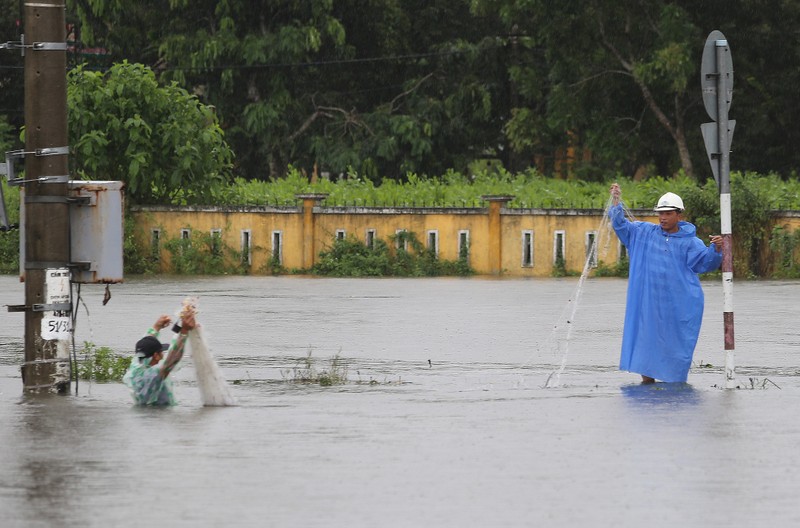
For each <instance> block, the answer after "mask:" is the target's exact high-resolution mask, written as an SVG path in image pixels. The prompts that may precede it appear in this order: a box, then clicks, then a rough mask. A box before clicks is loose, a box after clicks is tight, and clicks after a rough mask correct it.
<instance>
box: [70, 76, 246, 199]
mask: <svg viewBox="0 0 800 528" xmlns="http://www.w3.org/2000/svg"><path fill="white" fill-rule="evenodd" d="M67 101H68V107H69V133H70V144H71V145H72V157H71V160H72V163H73V164H74V166H73V170H74V173H75V174H76V175H78V176H80V177H85V178H88V179H111V180H121V181H124V182H125V184H126V196H127V197H128V198H129V199H130V200H132V201H133V202H137V203H142V202H145V203H175V202H189V201H199V200H208V199H210V198H211V197H212V196H213V193H214V192H215V190H217V189H218V188H219V186H220V184H222V183H223V182H225V181H227V180H228V177H229V173H230V168H231V160H232V157H233V154H232V152H231V150H230V148H229V147H228V145H227V143H226V142H225V138H224V134H223V132H222V129H221V128H220V126H219V123H218V121H217V118H216V116H215V115H214V111H213V109H212V108H209V107H208V106H205V105H203V104H201V103H200V102H199V101H198V99H197V97H195V96H193V95H191V94H189V93H188V92H187V91H186V90H184V89H182V88H180V87H178V86H177V84H175V83H172V84H169V85H167V86H162V85H160V84H159V83H158V82H157V80H156V77H155V74H154V73H153V72H152V71H151V70H150V69H149V68H146V67H145V66H142V65H141V64H129V63H127V62H123V63H121V64H117V65H115V66H113V67H112V68H111V69H110V70H109V71H108V72H107V73H105V74H103V73H100V72H91V71H87V70H85V69H84V68H82V67H78V68H75V69H74V70H72V71H70V72H69V82H68V88H67Z"/></svg>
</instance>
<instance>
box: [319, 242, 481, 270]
mask: <svg viewBox="0 0 800 528" xmlns="http://www.w3.org/2000/svg"><path fill="white" fill-rule="evenodd" d="M389 240H390V242H391V244H392V247H393V248H394V249H390V247H389V244H387V243H386V242H385V241H383V240H379V239H376V240H375V245H374V247H372V248H370V247H367V245H366V244H364V243H362V242H361V241H359V240H357V239H356V238H355V237H353V236H349V237H346V238H341V239H340V238H334V240H333V243H332V245H331V247H330V249H328V250H327V251H322V252H320V254H319V259H318V261H317V263H316V264H314V267H313V268H312V269H311V271H312V273H316V274H318V275H325V276H333V277H439V276H448V275H459V276H466V275H471V274H472V273H474V271H473V270H472V269H471V268H470V267H469V263H468V261H467V259H466V255H463V256H462V257H461V258H459V259H458V260H456V261H448V260H442V259H439V258H438V256H437V255H436V253H435V252H434V250H433V249H429V248H426V247H424V246H423V245H422V243H421V242H420V241H419V240H418V239H417V237H416V235H415V234H414V233H413V232H411V231H401V232H399V233H397V234H395V235H392V236H390V237H389Z"/></svg>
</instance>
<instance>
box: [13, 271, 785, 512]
mask: <svg viewBox="0 0 800 528" xmlns="http://www.w3.org/2000/svg"><path fill="white" fill-rule="evenodd" d="M577 284H578V281H577V279H574V278H570V279H544V280H503V279H479V278H472V279H402V280H395V279H372V280H362V279H341V280H340V279H313V278H303V277H224V278H186V277H158V278H147V279H143V278H133V279H130V280H129V281H127V282H126V283H124V284H120V285H114V286H112V287H111V293H112V299H111V301H110V302H109V303H108V305H107V306H102V304H101V300H102V294H103V288H102V287H101V286H84V287H83V289H82V292H81V294H82V302H81V305H80V311H79V316H78V322H77V328H76V338H77V341H78V343H82V342H83V341H91V342H93V343H95V344H96V345H98V346H108V347H111V348H112V349H114V350H115V351H117V352H120V353H123V352H125V353H129V351H130V349H131V347H132V345H133V343H134V342H135V341H136V339H138V337H140V335H142V334H143V332H144V331H145V330H146V329H147V328H148V326H149V325H150V324H151V323H152V322H153V321H154V320H155V319H156V317H157V316H158V315H159V314H160V313H174V312H175V311H176V310H177V309H178V307H179V305H180V302H181V300H182V299H183V298H184V297H185V296H187V295H193V296H198V297H199V299H200V308H201V313H200V316H199V318H198V319H199V320H200V322H201V323H202V324H203V325H204V328H205V331H206V335H207V340H208V342H209V344H210V346H211V349H212V351H213V352H214V353H215V355H216V356H217V358H218V360H219V363H220V366H221V367H222V369H223V371H224V373H225V375H226V377H227V378H228V380H229V381H230V382H231V389H232V392H233V394H234V396H235V397H236V398H237V399H238V402H239V406H237V407H227V408H204V407H202V406H201V405H200V397H199V392H198V390H197V386H196V383H195V380H194V378H193V367H192V365H191V361H190V360H188V361H185V364H184V365H183V368H182V369H181V370H179V371H178V372H177V373H176V374H175V377H176V389H175V391H176V395H177V397H178V399H179V401H180V405H178V406H177V407H172V408H168V409H150V408H137V407H134V406H133V405H132V404H131V400H130V396H129V394H128V393H127V389H126V388H125V387H124V386H123V385H122V384H119V383H96V382H94V383H92V382H86V381H81V382H80V384H79V385H78V387H77V395H76V394H74V392H75V384H74V383H73V394H72V395H70V396H38V397H37V396H25V395H23V394H22V382H21V379H20V377H19V363H20V362H21V361H22V352H21V348H22V346H21V342H22V324H23V315H22V314H20V313H8V312H6V311H5V308H3V311H2V312H0V512H1V513H0V518H1V519H2V520H0V524H1V525H2V526H4V527H50V526H69V527H72V526H80V527H83V526H103V527H105V526H115V527H116V526H123V527H126V526H170V527H171V526H193V527H194V526H220V527H222V526H225V527H228V526H254V527H256V526H257V527H261V526H275V527H316V526H325V527H339V526H348V527H350V526H352V527H361V526H364V527H366V526H370V527H371V526H383V527H440V526H441V527H450V526H459V527H462V526H476V527H483V526H536V527H539V526H564V527H573V526H574V527H585V526H593V527H605V526H608V527H612V526H613V527H627V526H631V527H632V526H639V525H649V526H687V527H688V526H692V527H694V526H704V527H708V526H730V525H752V526H798V525H800V510H798V508H797V495H798V490H800V471H798V470H797V467H798V466H800V449H798V443H799V442H800V420H798V418H797V417H798V410H799V409H800V362H799V361H798V359H800V346H799V345H800V335H799V334H798V315H799V313H800V310H798V306H797V303H798V299H800V282H737V284H736V285H735V286H734V303H735V309H736V312H735V314H736V338H737V341H736V348H737V356H736V357H737V375H738V377H737V380H738V382H739V383H740V385H741V386H742V388H741V389H732V390H725V389H721V388H720V387H721V386H723V385H724V375H723V372H722V369H721V368H720V365H721V364H722V363H723V358H724V354H723V350H722V337H723V331H722V313H721V312H722V287H721V285H720V284H719V283H718V282H716V281H714V282H704V288H705V291H706V313H705V320H704V326H703V331H702V334H701V337H700V343H699V345H698V349H697V351H696V353H695V366H694V367H693V368H692V371H691V372H690V374H689V384H661V383H659V384H656V385H652V386H642V385H639V384H637V381H638V376H635V375H633V374H630V373H626V372H619V371H618V370H617V368H616V365H617V360H618V350H619V346H620V342H621V328H620V327H621V323H622V319H623V313H624V304H625V288H626V281H625V280H620V279H589V280H588V281H587V282H586V284H585V286H584V288H583V292H582V293H583V294H582V296H581V297H580V303H579V306H578V308H577V311H576V313H575V317H574V320H572V321H571V322H569V323H567V322H566V318H565V317H571V315H567V316H565V314H571V313H572V311H573V310H572V306H571V304H572V301H571V300H570V299H574V298H575V293H576V291H575V290H576V286H577ZM23 301H24V293H23V288H22V285H21V284H19V283H18V282H17V280H16V278H15V277H0V304H2V305H5V304H23ZM569 329H571V334H570V335H571V338H570V339H569V340H568V341H567V340H566V338H565V337H564V336H565V334H566V333H567V331H568V330H569ZM309 353H310V355H311V356H310V357H311V360H312V361H314V363H315V365H316V368H318V369H326V368H330V367H331V360H332V359H333V358H334V357H337V356H338V358H339V359H340V360H341V363H342V364H343V365H344V366H346V368H347V372H346V376H347V378H348V380H349V382H348V383H346V384H344V385H337V386H332V387H322V386H320V385H319V384H317V385H310V384H303V383H298V382H296V381H295V380H294V377H295V375H296V371H293V369H294V368H299V367H302V366H303V362H304V360H305V359H306V357H307V356H308V354H309ZM562 362H563V364H564V370H563V372H562V373H561V375H560V376H556V378H554V379H557V380H558V382H559V383H558V384H557V386H555V387H552V388H545V386H546V384H547V380H548V379H549V378H550V376H551V374H553V372H554V370H557V369H558V368H559V367H560V366H561V364H562Z"/></svg>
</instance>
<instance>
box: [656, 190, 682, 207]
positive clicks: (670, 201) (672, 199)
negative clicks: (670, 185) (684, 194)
mask: <svg viewBox="0 0 800 528" xmlns="http://www.w3.org/2000/svg"><path fill="white" fill-rule="evenodd" d="M653 211H679V212H680V211H683V200H681V197H680V196H678V195H677V194H675V193H671V192H668V193H667V194H665V195H663V196H662V197H661V198H659V199H658V203H657V204H656V206H655V207H654V208H653Z"/></svg>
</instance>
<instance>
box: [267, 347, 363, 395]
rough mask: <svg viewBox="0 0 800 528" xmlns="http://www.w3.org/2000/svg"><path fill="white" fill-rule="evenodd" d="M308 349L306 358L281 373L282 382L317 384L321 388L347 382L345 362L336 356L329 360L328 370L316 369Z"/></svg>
mask: <svg viewBox="0 0 800 528" xmlns="http://www.w3.org/2000/svg"><path fill="white" fill-rule="evenodd" d="M311 353H312V351H311V350H310V349H309V351H308V354H307V355H306V357H305V358H304V359H302V360H300V362H299V363H298V364H297V365H295V366H294V367H292V368H291V369H286V370H282V371H281V376H282V377H283V379H284V380H286V381H290V382H293V383H319V384H320V385H321V386H323V387H330V386H332V385H344V384H345V383H347V382H348V379H347V374H348V369H347V365H346V364H345V362H344V361H343V360H342V359H341V358H340V357H339V354H336V355H335V356H333V357H332V358H330V361H329V365H328V368H321V369H320V368H317V366H316V365H315V359H314V358H313V357H312V356H311Z"/></svg>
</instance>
